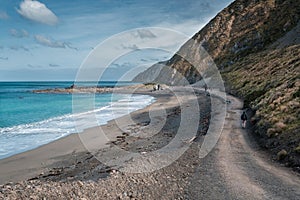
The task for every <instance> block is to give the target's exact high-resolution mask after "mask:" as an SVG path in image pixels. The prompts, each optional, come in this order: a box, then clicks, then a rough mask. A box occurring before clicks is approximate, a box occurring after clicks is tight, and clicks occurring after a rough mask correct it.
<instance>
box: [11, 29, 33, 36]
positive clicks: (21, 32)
mask: <svg viewBox="0 0 300 200" xmlns="http://www.w3.org/2000/svg"><path fill="white" fill-rule="evenodd" d="M10 35H11V36H14V37H17V38H23V37H29V33H28V32H27V31H26V30H24V29H22V30H16V29H10Z"/></svg>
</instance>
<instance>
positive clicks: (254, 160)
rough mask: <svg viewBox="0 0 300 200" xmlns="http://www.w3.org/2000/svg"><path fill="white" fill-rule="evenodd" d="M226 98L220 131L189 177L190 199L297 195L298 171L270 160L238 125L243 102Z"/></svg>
mask: <svg viewBox="0 0 300 200" xmlns="http://www.w3.org/2000/svg"><path fill="white" fill-rule="evenodd" d="M227 99H228V100H230V102H231V103H230V104H228V106H227V114H226V120H225V123H224V128H223V131H222V135H221V137H220V138H219V141H218V144H217V146H216V147H215V148H214V150H213V151H212V152H210V154H209V155H208V156H207V157H205V158H204V159H202V160H201V162H200V165H199V166H198V167H197V169H196V171H195V174H194V176H193V177H192V178H191V181H190V182H191V186H190V189H189V194H190V195H189V199H278V200H279V199H299V197H300V176H299V174H297V173H295V172H292V171H290V170H289V169H286V168H284V167H282V166H280V165H279V164H278V163H273V162H272V161H271V160H270V158H269V157H268V155H266V153H265V152H263V151H262V150H261V149H260V148H259V146H258V145H257V144H256V143H255V141H254V140H253V138H252V137H251V133H250V131H249V133H247V131H246V130H244V129H242V128H241V124H240V123H241V122H240V120H239V119H240V115H241V113H242V102H241V101H240V100H239V99H237V98H234V97H232V96H227Z"/></svg>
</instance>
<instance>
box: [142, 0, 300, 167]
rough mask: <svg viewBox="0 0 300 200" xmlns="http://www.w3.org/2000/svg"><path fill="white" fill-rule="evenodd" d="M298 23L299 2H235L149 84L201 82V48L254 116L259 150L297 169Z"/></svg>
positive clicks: (299, 110)
mask: <svg viewBox="0 0 300 200" xmlns="http://www.w3.org/2000/svg"><path fill="white" fill-rule="evenodd" d="M299 19H300V0H236V1H235V2H233V3H232V4H231V5H230V6H228V7H227V8H225V9H224V10H223V11H222V12H220V13H219V14H218V15H217V16H216V17H215V18H214V19H212V20H211V21H210V22H209V23H208V24H207V25H206V26H205V27H204V28H203V29H202V30H200V31H199V32H198V33H196V34H195V35H194V36H193V37H192V38H191V39H190V40H189V41H187V42H186V43H185V44H184V45H183V46H182V47H181V48H180V50H179V51H178V53H177V54H176V55H174V56H173V57H172V58H171V59H170V60H169V61H168V62H167V63H166V66H165V67H164V68H163V69H161V70H160V73H159V75H158V76H156V78H155V81H157V82H164V83H167V84H171V85H176V84H183V82H182V78H180V77H183V76H184V77H185V78H186V79H187V80H188V82H189V83H195V82H197V81H198V80H201V76H200V74H199V73H198V72H197V70H196V69H201V70H202V69H203V68H201V67H202V66H198V65H195V64H194V63H201V59H202V57H201V56H199V52H200V51H201V48H205V50H206V51H207V52H208V53H209V55H210V56H211V57H212V59H213V60H214V62H215V64H216V65H217V67H218V68H219V70H220V72H221V74H222V77H223V79H224V80H225V83H226V87H227V90H228V92H230V93H233V94H235V95H237V96H239V97H241V98H243V99H244V100H245V106H249V107H251V108H252V109H253V110H254V111H256V114H255V116H254V117H253V118H252V122H253V123H254V125H255V132H256V133H257V135H259V138H260V141H261V144H262V145H263V146H264V147H266V148H268V149H270V150H271V151H272V152H273V153H274V154H273V155H274V157H277V158H278V159H279V160H282V161H283V162H286V163H287V164H288V165H291V166H293V167H299V169H300V121H299V119H300V103H299V102H300V50H299V47H300V45H299V41H300V39H299V37H300V36H299V35H300V34H299V29H300V28H299V24H300V23H299ZM191 63H193V65H194V66H192V64H191ZM206 67H209V66H206ZM154 69H155V67H153V68H152V70H153V71H155V70H154ZM139 76H141V75H139ZM166 77H168V78H166ZM178 77H179V78H178ZM137 78H138V77H137ZM185 84H186V83H185ZM279 152H280V153H279ZM278 153H279V154H278ZM277 154H278V155H277Z"/></svg>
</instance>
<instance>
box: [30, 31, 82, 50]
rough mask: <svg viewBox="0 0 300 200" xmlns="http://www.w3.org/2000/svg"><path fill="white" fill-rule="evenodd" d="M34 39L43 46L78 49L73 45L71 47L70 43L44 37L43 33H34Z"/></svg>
mask: <svg viewBox="0 0 300 200" xmlns="http://www.w3.org/2000/svg"><path fill="white" fill-rule="evenodd" d="M34 39H35V41H36V42H37V43H38V44H40V45H43V46H47V47H51V48H70V49H75V50H78V49H77V48H75V47H72V46H71V44H70V43H68V42H60V41H56V40H53V39H52V38H49V37H45V36H43V35H35V36H34Z"/></svg>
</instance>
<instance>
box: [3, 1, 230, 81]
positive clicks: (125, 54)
mask: <svg viewBox="0 0 300 200" xmlns="http://www.w3.org/2000/svg"><path fill="white" fill-rule="evenodd" d="M231 2H232V0H185V1H182V0H173V1H167V0H166V1H161V0H151V1H143V0H72V1H69V0H39V1H34V0H0V27H1V29H0V36H1V37H0V38H1V39H0V81H21V80H74V79H75V78H76V76H77V75H78V71H80V70H79V69H80V68H82V67H85V66H92V67H91V69H92V68H98V67H99V68H107V67H108V68H109V69H108V70H106V72H105V74H104V75H103V77H102V79H103V80H113V79H118V78H119V77H120V75H121V74H122V73H125V72H128V71H131V72H132V71H134V70H132V69H133V68H135V67H137V66H139V67H140V68H139V69H142V68H143V69H144V68H146V67H148V66H150V65H151V64H153V63H155V62H157V61H160V60H166V59H168V58H169V57H170V56H171V55H172V54H173V52H172V51H173V50H174V51H176V49H178V48H179V47H180V45H181V44H182V43H183V42H184V41H185V40H186V39H187V38H188V37H190V36H192V35H193V34H195V33H196V32H197V31H199V29H200V28H201V27H203V25H205V24H206V23H207V22H208V21H209V20H210V19H211V18H212V17H213V16H215V15H216V14H217V13H218V12H219V11H220V10H222V9H223V8H224V7H226V6H227V5H228V4H229V3H231ZM149 27H155V29H153V28H149ZM124 35H125V36H124ZM145 41H146V42H145ZM112 44H113V45H112ZM147 45H148V46H147ZM111 55H114V56H111ZM108 57H109V58H110V59H111V60H107V61H105V62H101V61H100V60H105V59H106V58H108ZM104 65H107V66H104ZM91 73H92V72H91ZM131 74H134V73H131Z"/></svg>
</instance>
